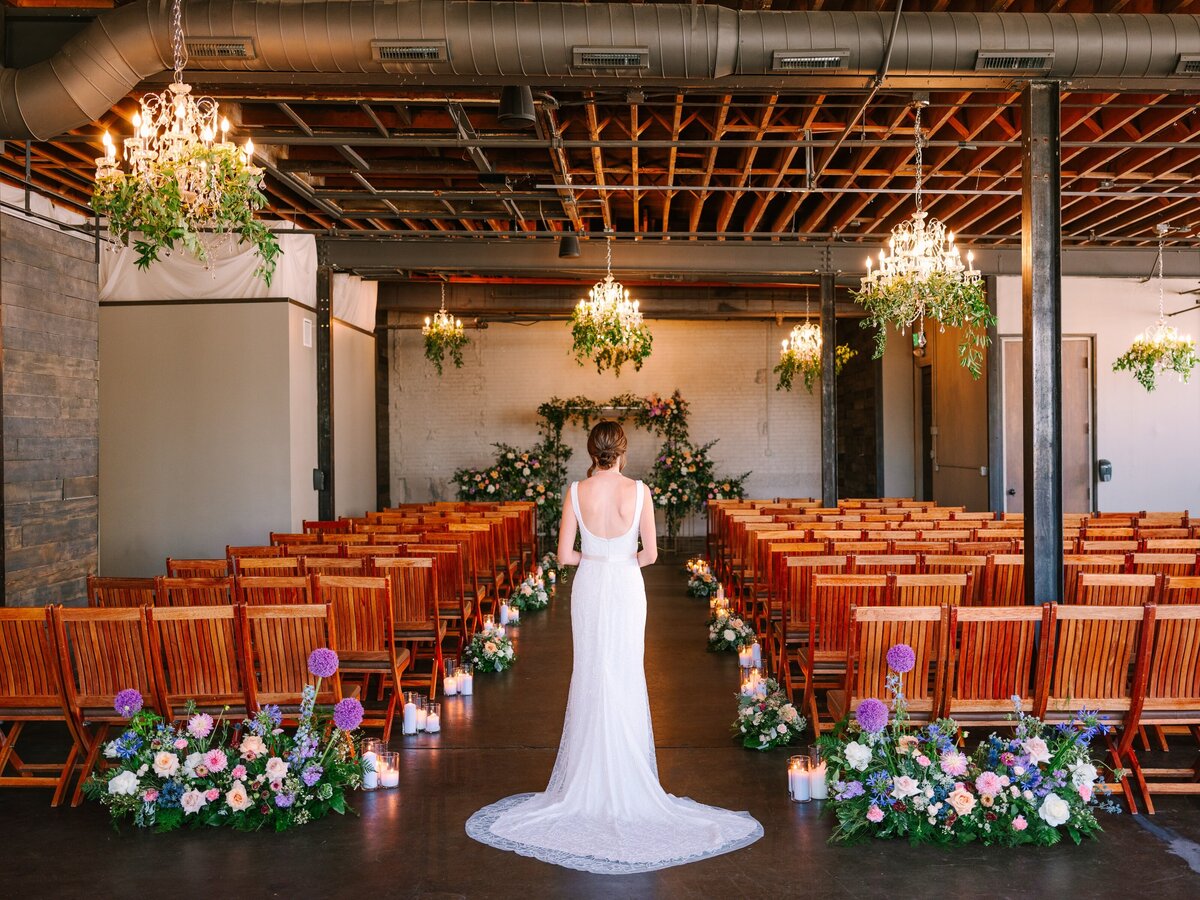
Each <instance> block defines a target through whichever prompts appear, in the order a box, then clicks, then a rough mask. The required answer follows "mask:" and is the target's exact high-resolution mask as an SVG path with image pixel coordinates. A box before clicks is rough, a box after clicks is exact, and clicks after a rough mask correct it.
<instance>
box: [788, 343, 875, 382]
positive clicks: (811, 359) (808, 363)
mask: <svg viewBox="0 0 1200 900" xmlns="http://www.w3.org/2000/svg"><path fill="white" fill-rule="evenodd" d="M855 356H858V351H857V350H855V349H853V348H852V347H851V346H850V345H849V344H838V345H837V346H836V347H835V348H834V351H833V371H834V373H835V374H837V375H840V374H841V373H842V367H843V366H845V365H846V363H847V362H849V361H850V360H851V359H853V358H854V357H855ZM775 374H776V375H778V376H779V383H778V384H776V385H775V390H777V391H779V390H784V391H790V390H791V389H792V384H793V383H794V382H795V379H796V376H797V375H802V376H803V377H804V386H805V387H806V388H807V389H808V392H809V393H810V394H811V393H812V389H813V385H814V384H816V383H817V382H818V381H819V380H820V378H821V357H820V356H819V355H815V356H814V355H812V354H804V353H799V352H797V351H796V350H790V349H789V350H786V351H785V352H784V353H783V354H782V355H781V356H780V358H779V365H777V366H776V367H775Z"/></svg>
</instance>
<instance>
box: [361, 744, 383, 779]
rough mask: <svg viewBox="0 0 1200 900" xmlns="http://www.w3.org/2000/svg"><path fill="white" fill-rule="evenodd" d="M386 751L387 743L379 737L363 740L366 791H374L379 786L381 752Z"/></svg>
mask: <svg viewBox="0 0 1200 900" xmlns="http://www.w3.org/2000/svg"><path fill="white" fill-rule="evenodd" d="M385 752H387V744H385V743H384V742H383V741H381V740H379V738H367V739H366V740H364V741H363V742H362V763H363V790H364V791H373V790H375V789H376V788H377V787H379V754H381V753H385Z"/></svg>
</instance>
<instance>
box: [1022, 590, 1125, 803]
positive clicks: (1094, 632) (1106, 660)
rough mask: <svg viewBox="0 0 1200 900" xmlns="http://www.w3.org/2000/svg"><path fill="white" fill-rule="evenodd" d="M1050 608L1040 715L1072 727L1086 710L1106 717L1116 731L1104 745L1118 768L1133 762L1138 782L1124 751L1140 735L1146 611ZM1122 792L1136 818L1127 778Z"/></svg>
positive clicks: (1054, 723) (1097, 607)
mask: <svg viewBox="0 0 1200 900" xmlns="http://www.w3.org/2000/svg"><path fill="white" fill-rule="evenodd" d="M1047 605H1048V606H1049V607H1050V621H1049V628H1047V629H1046V630H1045V631H1044V632H1043V640H1048V641H1049V642H1050V644H1049V648H1050V649H1049V650H1048V652H1049V653H1050V659H1049V662H1048V664H1047V666H1048V668H1047V671H1048V673H1049V677H1048V678H1047V686H1046V692H1045V693H1044V694H1043V695H1042V697H1041V698H1039V702H1038V705H1037V708H1035V710H1034V714H1035V715H1037V716H1038V717H1039V718H1041V719H1042V720H1043V721H1044V722H1046V723H1047V724H1050V725H1057V724H1060V723H1069V722H1071V721H1073V720H1074V718H1075V716H1076V714H1077V713H1078V712H1079V711H1080V710H1082V709H1086V710H1092V711H1095V712H1096V713H1097V714H1099V715H1102V716H1106V717H1107V720H1106V724H1108V725H1109V726H1111V728H1112V730H1111V731H1110V732H1108V733H1107V734H1106V735H1104V742H1105V745H1106V747H1107V749H1108V752H1109V754H1110V756H1111V757H1112V765H1113V768H1125V765H1126V762H1129V763H1130V768H1131V769H1134V770H1135V777H1136V767H1137V765H1138V762H1137V758H1136V756H1135V755H1134V754H1132V753H1130V754H1129V755H1128V757H1126V754H1124V753H1122V752H1121V750H1120V746H1121V745H1122V744H1124V745H1128V742H1129V741H1131V740H1132V736H1130V735H1126V734H1124V732H1125V731H1126V730H1132V731H1136V730H1137V722H1136V720H1135V718H1134V716H1132V715H1131V713H1132V712H1133V711H1134V701H1135V698H1136V697H1137V696H1138V695H1139V693H1140V692H1141V691H1142V690H1143V685H1145V682H1146V653H1145V652H1144V650H1145V648H1144V647H1143V646H1142V642H1143V641H1144V640H1145V639H1146V637H1147V635H1148V632H1147V630H1146V629H1145V628H1144V626H1143V621H1144V619H1145V616H1146V612H1145V610H1144V608H1143V607H1140V606H1083V605H1072V606H1060V605H1058V604H1047ZM1114 787H1115V785H1114ZM1120 788H1121V790H1122V791H1123V792H1124V795H1125V801H1126V803H1127V804H1128V806H1129V811H1130V812H1131V813H1133V814H1135V815H1136V813H1137V804H1136V803H1135V802H1134V796H1133V786H1132V784H1131V782H1130V779H1128V778H1125V779H1122V780H1121V783H1120Z"/></svg>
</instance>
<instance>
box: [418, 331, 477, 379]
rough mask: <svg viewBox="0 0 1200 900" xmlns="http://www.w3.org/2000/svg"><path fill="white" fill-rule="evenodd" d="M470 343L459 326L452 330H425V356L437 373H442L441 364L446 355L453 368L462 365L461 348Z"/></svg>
mask: <svg viewBox="0 0 1200 900" xmlns="http://www.w3.org/2000/svg"><path fill="white" fill-rule="evenodd" d="M469 343H471V339H470V338H469V337H467V336H466V334H465V333H464V332H463V330H462V329H461V328H458V329H453V330H449V331H447V330H442V329H437V330H427V331H425V358H426V359H427V360H429V361H430V362H431V363H433V366H434V368H435V369H437V373H438V374H439V375H441V374H442V364H443V362H444V361H445V359H446V357H447V356H449V357H450V361H451V362H452V363H454V368H456V369H461V368H462V367H463V348H464V347H466V346H467V344H469Z"/></svg>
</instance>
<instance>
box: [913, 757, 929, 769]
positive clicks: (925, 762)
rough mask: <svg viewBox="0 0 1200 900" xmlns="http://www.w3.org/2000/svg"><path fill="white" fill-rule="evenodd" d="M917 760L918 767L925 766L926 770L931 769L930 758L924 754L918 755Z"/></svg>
mask: <svg viewBox="0 0 1200 900" xmlns="http://www.w3.org/2000/svg"><path fill="white" fill-rule="evenodd" d="M916 760H917V765H918V766H924V767H925V768H928V767H929V757H928V756H926V755H925V754H924V753H918V754H917V756H916Z"/></svg>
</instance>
